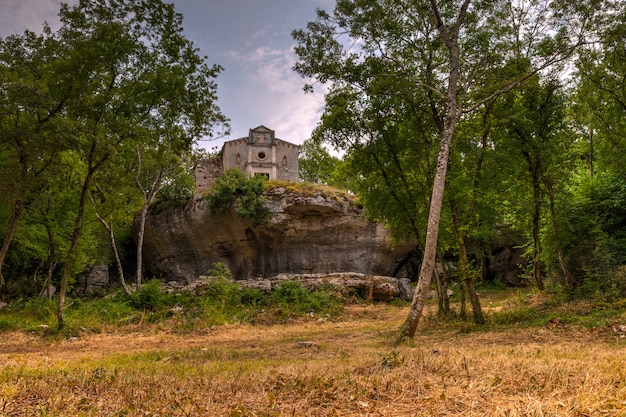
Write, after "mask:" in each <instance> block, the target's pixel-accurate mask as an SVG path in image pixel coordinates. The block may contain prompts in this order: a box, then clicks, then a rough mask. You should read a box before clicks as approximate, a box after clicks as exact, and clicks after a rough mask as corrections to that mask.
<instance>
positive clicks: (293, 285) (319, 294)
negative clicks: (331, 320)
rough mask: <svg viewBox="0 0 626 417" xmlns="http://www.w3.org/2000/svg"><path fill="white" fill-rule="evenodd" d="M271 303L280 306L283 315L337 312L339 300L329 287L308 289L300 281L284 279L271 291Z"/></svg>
mask: <svg viewBox="0 0 626 417" xmlns="http://www.w3.org/2000/svg"><path fill="white" fill-rule="evenodd" d="M270 301H271V303H272V304H274V305H276V306H277V307H280V308H281V312H282V314H283V315H292V314H297V315H299V314H307V313H309V314H310V313H314V314H331V315H335V314H338V313H339V312H340V311H341V309H342V304H341V300H340V299H339V297H338V296H337V294H336V293H335V292H333V291H332V290H331V289H330V288H321V289H317V290H314V291H309V290H307V289H306V288H304V287H303V286H302V284H301V283H299V282H295V281H286V282H283V283H281V284H280V286H279V287H278V288H276V289H274V291H273V292H272V294H271V296H270Z"/></svg>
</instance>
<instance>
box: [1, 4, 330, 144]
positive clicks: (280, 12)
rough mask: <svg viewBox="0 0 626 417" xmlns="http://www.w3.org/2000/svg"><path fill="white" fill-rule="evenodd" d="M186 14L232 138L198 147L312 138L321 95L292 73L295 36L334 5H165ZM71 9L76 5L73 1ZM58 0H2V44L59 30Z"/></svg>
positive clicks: (186, 29)
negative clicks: (213, 72) (261, 137)
mask: <svg viewBox="0 0 626 417" xmlns="http://www.w3.org/2000/svg"><path fill="white" fill-rule="evenodd" d="M164 1H165V2H172V3H174V7H175V9H176V11H177V12H179V13H181V14H182V15H183V27H184V33H185V35H186V36H187V38H188V39H190V40H191V41H193V43H194V45H195V46H196V47H197V48H198V49H199V50H200V52H199V53H200V54H201V55H202V56H207V61H206V62H207V63H208V64H209V65H213V64H219V65H221V66H222V67H223V68H224V70H223V71H222V73H221V74H220V75H219V76H218V77H217V80H216V81H217V84H218V97H219V99H218V103H217V104H218V106H219V107H220V109H221V110H222V113H223V114H224V115H225V116H226V117H227V118H229V119H230V126H231V134H230V135H229V136H227V137H224V138H219V139H215V140H212V141H207V140H202V141H200V142H199V144H198V145H199V146H200V147H203V148H206V149H211V148H213V147H217V148H221V146H222V144H223V142H224V141H225V140H231V139H237V138H241V137H244V136H247V135H248V131H249V129H251V128H255V127H257V126H259V125H265V126H267V127H268V128H270V129H273V130H274V131H275V132H276V137H278V138H281V139H283V140H287V141H289V142H293V143H296V144H300V143H302V141H304V140H305V139H307V138H309V137H310V136H311V132H312V131H313V129H314V128H315V126H316V124H317V122H318V120H319V117H320V115H321V111H322V106H323V100H324V91H323V88H316V90H315V92H314V93H312V94H311V93H309V94H305V93H304V92H303V90H302V87H303V86H304V84H305V83H306V82H307V80H305V79H302V78H301V77H300V76H299V75H298V74H296V73H295V72H293V71H292V70H291V68H292V67H293V65H294V64H295V62H296V59H297V56H296V55H295V53H294V52H293V48H294V46H295V41H294V40H293V38H292V37H291V32H292V31H293V30H294V29H301V28H304V27H305V26H306V24H307V23H308V22H309V21H313V20H315V11H316V9H317V8H322V9H325V10H329V11H330V10H331V9H332V8H333V7H334V0H164ZM67 2H68V3H70V4H75V3H77V1H76V0H68V1H67ZM60 3H61V2H60V1H59V0H0V37H6V36H7V35H10V34H14V33H22V32H23V31H24V30H25V29H29V30H31V31H34V32H37V33H40V32H41V30H42V27H43V23H44V22H48V24H50V26H51V27H52V29H53V30H54V29H56V28H58V26H59V25H58V17H57V13H58V11H59V8H60Z"/></svg>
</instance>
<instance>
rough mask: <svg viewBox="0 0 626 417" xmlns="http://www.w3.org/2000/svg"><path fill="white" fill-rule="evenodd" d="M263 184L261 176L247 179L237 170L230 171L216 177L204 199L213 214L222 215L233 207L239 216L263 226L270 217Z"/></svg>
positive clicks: (270, 213)
mask: <svg viewBox="0 0 626 417" xmlns="http://www.w3.org/2000/svg"><path fill="white" fill-rule="evenodd" d="M264 182H265V177H263V176H260V175H255V176H252V177H248V176H246V175H245V174H244V173H243V172H241V171H240V170H239V169H230V170H228V171H226V172H224V173H223V174H222V175H220V176H219V177H218V179H217V181H216V182H215V184H214V185H213V187H212V188H211V191H209V192H208V193H207V194H206V196H205V198H206V199H207V201H208V204H209V208H210V209H211V212H212V213H214V214H217V215H223V214H224V213H225V212H226V211H227V210H229V209H230V208H232V207H233V206H235V207H236V211H237V214H238V215H239V216H241V217H245V218H249V219H252V221H253V222H254V223H255V224H264V223H266V222H267V221H268V220H269V218H270V217H271V216H272V212H271V211H270V210H269V209H268V208H267V201H266V199H265V197H264V196H263V184H264Z"/></svg>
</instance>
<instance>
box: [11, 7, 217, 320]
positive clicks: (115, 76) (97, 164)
mask: <svg viewBox="0 0 626 417" xmlns="http://www.w3.org/2000/svg"><path fill="white" fill-rule="evenodd" d="M59 16H60V19H61V28H60V29H59V30H58V31H57V32H55V33H52V32H50V31H46V33H45V34H44V38H43V39H42V41H41V42H40V44H41V45H42V46H37V48H40V49H41V48H43V47H44V46H45V45H48V44H51V45H53V46H54V51H53V52H54V53H51V54H49V59H48V60H47V61H46V62H42V63H39V67H42V68H46V69H47V67H48V66H50V67H51V68H52V70H51V73H50V80H51V83H52V85H53V87H54V89H55V91H60V92H64V95H63V101H62V105H63V106H62V110H63V111H62V112H60V111H59V113H62V116H63V120H67V121H68V122H69V123H70V125H71V139H72V141H71V148H72V152H73V153H74V154H75V155H76V156H77V157H78V158H80V159H81V161H83V163H84V165H82V166H83V171H82V180H81V187H80V193H79V197H78V199H77V201H76V217H75V220H74V226H73V232H72V235H71V236H72V237H71V239H70V244H69V248H68V250H67V252H66V254H65V256H64V258H65V259H64V264H63V271H62V275H61V284H60V291H59V306H58V320H59V327H60V328H62V327H64V325H65V319H64V315H63V307H64V302H65V296H66V292H67V289H68V282H69V278H70V273H71V270H72V265H73V262H74V261H75V259H74V255H75V252H76V248H77V245H78V241H79V237H80V235H81V231H82V229H83V224H84V218H85V208H86V203H87V202H88V195H89V191H90V189H91V187H92V184H93V180H94V177H95V175H96V174H97V173H98V172H99V171H100V170H101V169H102V168H103V167H105V166H106V165H107V163H109V162H110V160H111V158H112V156H113V155H115V154H116V153H118V152H119V151H120V149H121V148H122V147H131V144H147V143H154V142H151V139H150V138H155V137H156V138H160V139H165V140H169V139H170V138H175V139H176V141H179V142H183V143H185V144H186V145H187V147H188V148H190V146H191V144H192V142H193V140H194V138H198V137H199V136H206V135H212V132H213V129H215V128H216V127H217V126H220V125H223V124H225V123H226V119H225V118H224V117H223V115H222V114H221V112H220V111H219V109H218V108H217V107H216V104H215V102H216V88H217V86H216V84H215V82H214V81H213V79H214V78H215V77H216V76H217V75H218V73H219V72H220V70H221V68H220V67H219V66H213V67H209V66H208V65H207V64H206V63H205V62H204V59H203V58H201V57H200V56H198V54H197V50H196V49H195V48H194V47H193V44H192V43H191V42H190V41H189V40H188V39H186V38H185V37H184V36H183V34H182V16H181V15H180V14H178V13H176V12H175V11H174V8H173V6H172V5H169V4H164V3H162V2H161V1H160V0H131V1H121V0H99V1H86V0H81V1H80V2H79V3H78V5H76V6H69V5H67V4H63V5H62V6H61V10H60V13H59ZM21 41H22V40H21V39H16V42H17V43H19V42H21ZM44 64H45V65H44ZM19 80H20V78H19V77H17V79H16V83H17V82H19ZM58 107H59V106H57V107H54V108H53V109H54V110H56V109H57V108H58ZM164 133H167V134H164ZM160 139H159V140H160ZM177 149H183V148H182V147H178V148H177Z"/></svg>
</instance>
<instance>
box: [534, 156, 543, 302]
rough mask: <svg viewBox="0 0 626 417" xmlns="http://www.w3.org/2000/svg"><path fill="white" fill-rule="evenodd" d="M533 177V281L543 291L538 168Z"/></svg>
mask: <svg viewBox="0 0 626 417" xmlns="http://www.w3.org/2000/svg"><path fill="white" fill-rule="evenodd" d="M532 176H533V279H534V280H535V284H537V288H538V289H539V290H540V291H543V288H544V287H543V280H542V278H541V274H542V271H541V237H540V235H539V221H540V219H541V187H540V183H539V175H538V172H537V169H536V167H535V168H533V170H532Z"/></svg>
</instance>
